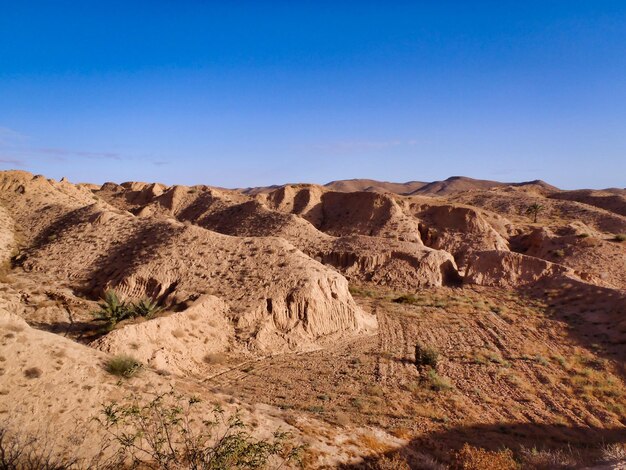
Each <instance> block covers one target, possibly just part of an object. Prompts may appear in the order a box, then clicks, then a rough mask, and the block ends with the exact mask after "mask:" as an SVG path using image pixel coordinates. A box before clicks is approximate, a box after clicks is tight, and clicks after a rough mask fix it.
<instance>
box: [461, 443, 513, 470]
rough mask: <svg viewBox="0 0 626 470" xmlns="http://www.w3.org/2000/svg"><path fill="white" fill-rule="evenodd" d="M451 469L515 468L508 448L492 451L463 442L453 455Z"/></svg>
mask: <svg viewBox="0 0 626 470" xmlns="http://www.w3.org/2000/svg"><path fill="white" fill-rule="evenodd" d="M451 468H452V469H453V470H517V468H518V466H517V463H516V462H515V460H514V459H513V452H511V451H510V450H509V449H505V450H501V451H498V452H492V451H488V450H485V449H481V448H479V447H474V446H471V445H469V444H465V445H464V446H463V447H462V448H461V450H460V451H458V452H457V453H456V454H455V455H454V459H453V463H452V467H451Z"/></svg>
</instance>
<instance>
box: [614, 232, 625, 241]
mask: <svg viewBox="0 0 626 470" xmlns="http://www.w3.org/2000/svg"><path fill="white" fill-rule="evenodd" d="M613 241H616V242H619V243H622V242H626V233H618V234H617V235H615V236H614V237H613Z"/></svg>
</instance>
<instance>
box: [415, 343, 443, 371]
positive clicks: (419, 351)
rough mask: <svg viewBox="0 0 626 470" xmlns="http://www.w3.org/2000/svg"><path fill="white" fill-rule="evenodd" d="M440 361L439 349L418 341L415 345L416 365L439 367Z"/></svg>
mask: <svg viewBox="0 0 626 470" xmlns="http://www.w3.org/2000/svg"><path fill="white" fill-rule="evenodd" d="M438 363H439V351H437V350H436V349H435V348H431V347H429V346H424V345H423V344H420V343H417V344H416V345H415V365H416V366H417V367H418V368H423V367H432V368H433V369H435V368H437V364H438Z"/></svg>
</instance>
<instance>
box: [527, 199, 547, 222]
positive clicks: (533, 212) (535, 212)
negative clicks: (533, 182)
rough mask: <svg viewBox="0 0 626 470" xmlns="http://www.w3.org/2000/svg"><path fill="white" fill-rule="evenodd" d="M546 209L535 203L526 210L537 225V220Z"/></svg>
mask: <svg viewBox="0 0 626 470" xmlns="http://www.w3.org/2000/svg"><path fill="white" fill-rule="evenodd" d="M543 209H544V207H543V206H542V205H541V204H539V203H536V202H535V203H533V204H531V205H530V206H528V207H527V208H526V215H528V216H530V217H532V219H533V222H534V223H537V218H538V217H539V214H540V213H541V212H543Z"/></svg>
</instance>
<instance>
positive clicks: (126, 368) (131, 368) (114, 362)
mask: <svg viewBox="0 0 626 470" xmlns="http://www.w3.org/2000/svg"><path fill="white" fill-rule="evenodd" d="M105 366H106V367H105V368H106V371H107V372H108V373H109V374H113V375H117V376H118V377H124V378H125V379H128V378H130V377H132V376H133V375H135V374H136V373H137V372H139V370H140V369H141V368H142V364H141V362H139V361H138V360H137V359H135V358H134V357H132V356H127V355H125V354H120V355H119V356H115V357H112V358H111V359H109V360H108V361H107V362H106V365H105Z"/></svg>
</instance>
